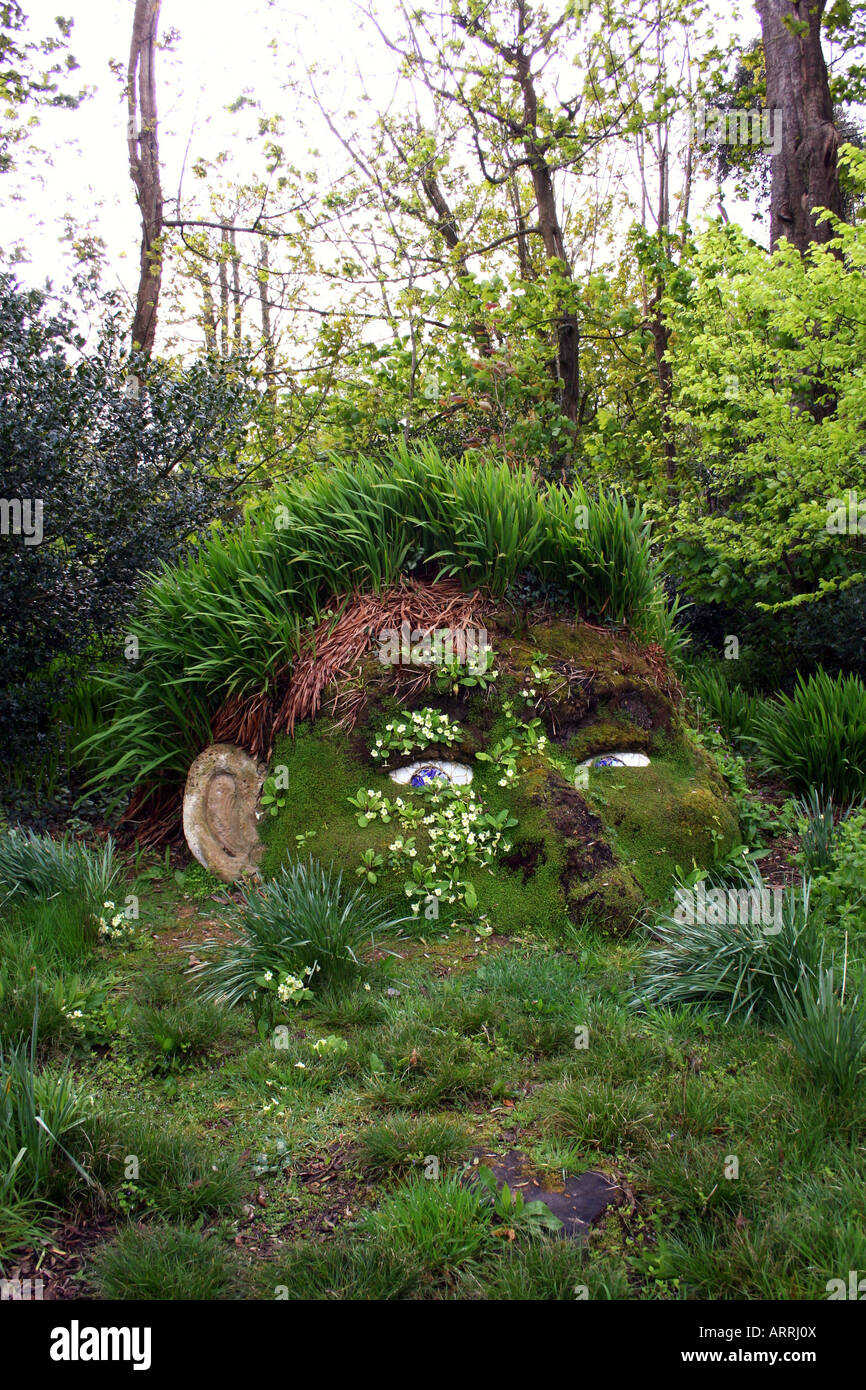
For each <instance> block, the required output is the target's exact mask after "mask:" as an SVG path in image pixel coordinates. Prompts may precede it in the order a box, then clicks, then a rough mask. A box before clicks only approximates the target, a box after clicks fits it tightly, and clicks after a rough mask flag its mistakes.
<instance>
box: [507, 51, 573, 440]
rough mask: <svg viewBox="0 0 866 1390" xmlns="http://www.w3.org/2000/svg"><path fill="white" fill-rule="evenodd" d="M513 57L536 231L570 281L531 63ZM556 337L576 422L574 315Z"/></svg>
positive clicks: (565, 318)
mask: <svg viewBox="0 0 866 1390" xmlns="http://www.w3.org/2000/svg"><path fill="white" fill-rule="evenodd" d="M513 57H514V66H515V69H516V72H517V80H518V82H519V84H520V91H521V95H522V97H523V132H522V141H523V147H524V150H525V151H526V155H527V163H528V166H529V173H530V176H531V178H532V188H533V191H534V193H535V203H536V207H537V209H538V230H539V231H540V233H541V239H542V241H543V242H544V250H545V254H546V256H547V258H548V260H558V261H561V262H562V266H563V270H564V272H565V274H566V275H567V276H568V278H569V279H571V266H570V264H569V261H568V257H567V255H566V253H565V239H564V237H563V235H562V227H561V225H560V221H559V212H558V210H557V207H556V191H555V189H554V186H553V173H552V171H551V168H550V165H549V164H548V162H547V159H546V157H545V154H544V150H543V148H542V147H541V145H540V144H539V142H538V136H537V130H538V98H537V96H536V92H535V82H534V80H533V76H532V69H531V66H530V60H529V57H528V56H527V54H526V53H525V51H524V50H523V48H522V47H520V48H518V49H517V50H516V51H515V53H514V55H513ZM556 336H557V344H556V368H557V373H558V375H559V377H560V379H561V380H562V398H561V409H562V413H563V415H564V416H565V417H566V419H567V420H577V415H578V410H579V409H580V327H579V325H578V321H577V317H576V315H575V314H574V313H572V312H571V311H566V312H564V313H563V314H562V316H561V318H560V320H559V322H558V324H557V330H556Z"/></svg>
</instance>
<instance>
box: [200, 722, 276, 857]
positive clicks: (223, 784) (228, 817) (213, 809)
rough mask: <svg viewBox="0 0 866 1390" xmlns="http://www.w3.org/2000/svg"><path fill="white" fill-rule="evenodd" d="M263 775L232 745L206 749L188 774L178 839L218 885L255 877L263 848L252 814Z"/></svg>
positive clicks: (254, 813) (215, 744)
mask: <svg viewBox="0 0 866 1390" xmlns="http://www.w3.org/2000/svg"><path fill="white" fill-rule="evenodd" d="M265 773H266V768H265V767H264V766H263V764H261V763H256V762H254V761H253V759H252V758H251V757H250V756H249V754H248V753H245V752H244V750H243V749H242V748H237V747H235V745H234V744H232V743H212V744H211V746H210V747H209V748H206V749H205V750H204V752H203V753H200V754H199V756H198V757H197V758H196V760H195V762H194V763H193V765H192V767H191V768H190V770H189V775H188V776H187V779H186V790H185V792H184V797H183V833H184V835H185V836H186V842H187V844H188V845H189V847H190V850H191V852H192V853H193V854H194V855H195V857H196V859H197V860H198V862H199V863H200V864H203V865H204V867H205V868H206V869H209V870H210V872H211V873H212V874H216V876H217V877H218V878H221V879H222V880H223V882H224V883H233V882H234V880H235V879H236V878H240V877H241V876H242V875H243V874H255V873H257V872H258V865H259V861H260V859H261V857H262V855H263V854H264V850H265V847H264V845H263V844H262V842H261V840H260V839H259V830H258V816H257V814H256V811H257V807H258V801H259V795H260V793H261V790H262V783H263V782H264V779H265Z"/></svg>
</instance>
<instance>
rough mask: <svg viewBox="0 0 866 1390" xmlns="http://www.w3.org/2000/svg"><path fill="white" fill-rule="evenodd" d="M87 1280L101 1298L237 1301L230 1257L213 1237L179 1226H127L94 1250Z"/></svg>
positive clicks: (234, 1268)
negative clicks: (234, 1299)
mask: <svg viewBox="0 0 866 1390" xmlns="http://www.w3.org/2000/svg"><path fill="white" fill-rule="evenodd" d="M87 1277H88V1279H89V1280H90V1282H91V1283H92V1284H94V1286H95V1287H96V1290H97V1293H98V1295H99V1297H100V1298H107V1299H132V1300H135V1301H141V1300H144V1301H151V1300H153V1301H158V1302H168V1301H184V1302H208V1301H210V1300H217V1299H231V1298H237V1297H238V1296H239V1273H238V1269H237V1264H236V1260H235V1259H234V1258H233V1257H232V1255H231V1254H230V1253H229V1252H228V1251H227V1250H225V1249H224V1248H223V1247H222V1246H221V1245H220V1243H219V1240H218V1239H217V1237H216V1236H215V1235H212V1234H205V1233H204V1232H202V1231H200V1230H188V1229H185V1228H184V1227H181V1226H168V1225H163V1224H159V1225H153V1226H127V1227H126V1229H124V1230H122V1231H120V1232H119V1234H118V1235H117V1237H116V1239H115V1240H113V1241H111V1242H110V1243H107V1244H105V1245H103V1246H101V1247H100V1248H99V1249H97V1250H96V1251H95V1253H94V1255H93V1257H92V1259H91V1262H90V1265H89V1266H88V1270H87Z"/></svg>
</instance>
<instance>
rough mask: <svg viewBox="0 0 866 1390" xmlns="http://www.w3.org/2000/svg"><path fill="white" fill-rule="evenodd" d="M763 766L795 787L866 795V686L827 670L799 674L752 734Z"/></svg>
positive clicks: (846, 797) (848, 797) (855, 797)
mask: <svg viewBox="0 0 866 1390" xmlns="http://www.w3.org/2000/svg"><path fill="white" fill-rule="evenodd" d="M750 737H751V741H752V742H753V743H754V744H755V746H756V748H757V750H758V755H759V757H760V758H761V760H762V762H763V763H764V766H765V767H766V768H767V769H768V770H769V771H770V772H774V773H777V774H778V775H779V776H780V777H783V778H784V779H785V780H786V781H788V782H791V783H792V784H793V785H794V786H796V787H802V788H803V789H804V790H809V789H811V788H812V787H820V788H821V789H822V790H823V791H824V792H825V793H827V794H828V795H830V796H833V797H835V798H836V799H837V800H839V801H859V800H861V799H862V798H863V797H864V796H866V685H864V683H863V681H862V680H861V679H860V677H859V676H845V675H842V674H839V675H838V676H836V677H835V679H834V678H833V677H831V676H829V675H828V674H827V672H826V671H823V670H820V669H819V670H818V671H817V672H815V674H814V675H811V676H803V674H802V673H800V674H799V675H798V676H797V683H796V686H795V689H794V692H793V694H792V695H790V696H787V695H781V696H778V697H777V698H776V699H774V700H770V701H769V702H768V703H767V704H766V706H765V707H764V708H763V709H761V710H760V711H759V712H758V713H757V715H756V717H755V721H754V734H753V735H751V736H750Z"/></svg>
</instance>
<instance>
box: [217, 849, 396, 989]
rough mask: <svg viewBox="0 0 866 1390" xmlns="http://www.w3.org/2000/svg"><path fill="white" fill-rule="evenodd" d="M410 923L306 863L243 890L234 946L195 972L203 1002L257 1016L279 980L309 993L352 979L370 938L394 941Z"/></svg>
mask: <svg viewBox="0 0 866 1390" xmlns="http://www.w3.org/2000/svg"><path fill="white" fill-rule="evenodd" d="M413 920H414V919H412V918H411V917H407V916H406V915H405V914H399V915H397V914H394V913H392V911H391V910H390V908H389V907H388V904H387V903H386V902H385V901H383V900H382V899H381V898H377V897H375V896H374V895H372V894H370V893H369V892H368V891H367V890H366V889H364V888H355V887H351V888H350V887H348V886H346V885H345V884H344V883H343V875H342V873H341V872H340V871H338V870H336V869H335V868H334V867H333V865H329V866H328V867H327V868H325V867H324V866H323V865H321V864H318V863H316V861H315V860H313V859H312V858H311V859H310V860H309V862H308V863H306V864H304V863H297V864H292V865H290V866H287V867H284V868H283V869H282V870H281V871H280V873H279V874H278V876H277V877H276V878H274V879H269V880H268V881H267V882H265V883H263V884H254V885H252V886H250V887H248V888H246V889H244V890H243V891H242V893H241V902H240V904H239V905H238V909H237V917H236V927H237V936H236V939H235V940H234V941H233V942H231V944H230V945H229V946H227V947H225V949H223V950H222V951H221V953H220V954H219V955H218V956H216V957H215V958H213V959H209V960H206V961H204V962H203V963H202V965H201V966H199V967H197V968H196V971H195V972H194V973H195V974H196V975H197V977H198V982H199V988H200V989H201V991H202V994H203V996H204V998H206V999H210V1000H215V1001H219V1002H222V1003H225V1004H228V1005H230V1006H234V1005H238V1004H249V1005H250V1006H251V1007H252V1008H253V1010H254V1012H256V1013H260V1012H261V1011H262V1009H263V1007H264V1006H265V1004H266V1001H269V1000H270V999H272V998H273V995H274V989H275V988H276V986H277V985H278V984H279V982H280V981H282V980H284V979H285V978H286V976H292V977H294V978H295V979H297V980H301V979H305V978H306V979H309V980H311V983H312V985H313V986H315V985H316V984H322V985H326V984H338V985H339V984H342V983H343V982H344V981H346V980H349V979H351V978H352V977H354V976H357V975H358V974H359V973H360V971H361V970H362V968H363V966H364V963H365V960H366V957H367V955H368V953H369V951H370V948H371V947H372V946H373V945H374V944H375V942H376V941H377V939H378V938H380V937H382V936H386V935H390V936H396V935H399V934H400V933H401V932H402V930H403V929H404V928H405V927H406V925H407V924H408V922H410V921H413ZM220 946H221V943H219V942H208V943H206V947H203V948H202V949H203V950H204V949H207V951H208V953H209V954H211V953H213V952H216V951H219V949H220ZM268 977H270V978H268Z"/></svg>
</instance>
